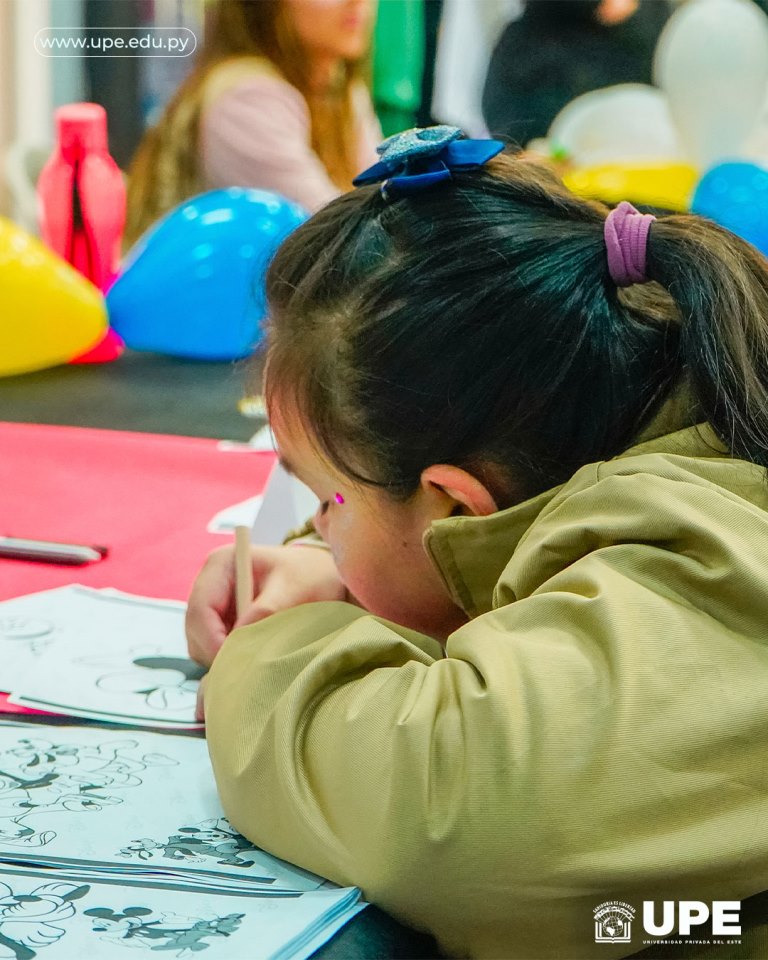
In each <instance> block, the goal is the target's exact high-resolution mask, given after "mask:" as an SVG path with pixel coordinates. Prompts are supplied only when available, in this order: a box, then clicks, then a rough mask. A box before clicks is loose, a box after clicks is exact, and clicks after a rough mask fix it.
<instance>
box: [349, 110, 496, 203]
mask: <svg viewBox="0 0 768 960" xmlns="http://www.w3.org/2000/svg"><path fill="white" fill-rule="evenodd" d="M463 137H464V135H463V134H462V132H461V130H459V128H458V127H448V126H439V127H423V128H418V127H414V129H413V130H406V131H405V132H403V133H396V134H395V135H394V136H393V137H389V138H388V139H387V140H385V141H384V143H382V144H381V145H380V146H378V147H377V148H376V152H377V153H378V154H379V156H380V157H381V159H380V160H379V162H378V163H375V164H374V165H373V166H372V167H368V169H367V170H363V172H362V173H361V174H359V175H358V176H357V177H355V179H354V180H353V181H352V183H353V184H354V185H355V186H356V187H362V186H365V185H366V184H369V183H380V184H381V195H382V197H384V199H385V200H392V199H395V198H396V197H398V196H407V195H408V194H411V193H417V192H418V191H420V190H423V189H424V188H425V187H431V186H433V185H434V184H436V183H440V182H441V181H443V180H450V179H451V175H452V173H451V172H452V171H453V170H473V169H474V168H475V167H481V166H482V165H483V164H484V163H487V162H488V161H489V160H490V159H491V157H495V156H496V154H497V153H500V152H501V151H502V150H503V149H504V144H503V143H501V141H499V140H466V139H464V138H463Z"/></svg>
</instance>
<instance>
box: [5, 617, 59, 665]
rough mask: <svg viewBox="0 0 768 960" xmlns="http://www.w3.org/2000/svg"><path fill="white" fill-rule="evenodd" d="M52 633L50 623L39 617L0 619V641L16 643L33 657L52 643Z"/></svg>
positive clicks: (52, 628)
mask: <svg viewBox="0 0 768 960" xmlns="http://www.w3.org/2000/svg"><path fill="white" fill-rule="evenodd" d="M53 631H54V626H53V624H52V623H51V621H50V620H43V619H42V618H39V617H8V616H6V617H0V640H12V641H15V642H18V643H19V644H20V645H21V646H23V647H26V648H27V650H28V651H29V652H30V653H31V654H33V655H34V656H39V655H40V654H41V653H42V652H43V650H45V648H46V647H48V646H50V644H51V643H53V640H54V635H53ZM14 645H15V644H14Z"/></svg>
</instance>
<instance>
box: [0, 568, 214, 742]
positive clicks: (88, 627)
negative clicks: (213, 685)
mask: <svg viewBox="0 0 768 960" xmlns="http://www.w3.org/2000/svg"><path fill="white" fill-rule="evenodd" d="M0 620H2V621H4V622H5V623H6V624H7V625H10V629H11V630H12V631H14V630H15V633H16V635H17V636H15V637H14V636H10V635H9V634H8V632H7V631H8V629H9V627H8V626H7V627H6V634H2V633H0V662H2V657H3V654H4V653H5V652H6V651H9V653H8V655H9V656H12V651H13V650H15V649H17V648H18V647H19V646H21V645H22V643H23V644H24V645H25V650H24V655H23V658H22V659H19V655H18V653H17V662H18V663H19V664H20V665H21V666H20V668H19V669H15V670H11V671H10V675H9V676H10V680H12V681H13V682H12V683H11V684H10V685H11V690H12V696H11V698H10V699H11V702H12V703H20V704H22V705H24V706H31V707H35V708H38V709H41V710H50V711H52V712H54V713H64V714H68V715H72V716H81V717H91V718H94V719H102V720H113V721H115V722H120V723H131V724H136V725H144V726H164V727H173V726H176V727H195V726H200V725H199V724H197V723H196V722H195V717H194V711H195V699H196V696H197V687H198V684H199V680H200V678H201V676H202V675H203V672H204V671H203V670H202V668H201V667H200V666H198V665H197V664H196V663H194V662H193V661H192V660H190V659H189V658H188V657H187V647H186V640H185V637H184V605H183V604H181V603H173V602H166V601H154V600H148V599H144V598H141V597H132V596H130V595H129V594H122V593H120V592H118V591H115V590H90V589H88V588H86V587H67V588H62V589H59V590H49V591H45V592H43V593H38V594H30V595H29V596H26V597H19V598H17V599H15V600H7V601H5V602H4V603H0ZM25 624H26V626H24V625H25ZM34 624H37V627H35V628H34V629H36V630H37V631H42V630H43V624H46V625H47V629H48V631H49V632H48V634H43V633H39V635H38V636H37V637H32V636H27V638H26V639H24V638H23V637H20V636H18V635H19V634H22V633H24V632H25V631H26V633H27V634H31V633H32V631H33V625H34ZM46 637H50V638H51V642H50V643H48V644H47V645H46V647H45V655H44V656H40V655H37V654H36V653H35V652H34V651H33V650H32V646H33V645H34V643H35V642H37V643H42V642H43V641H44V639H45V638H46ZM14 644H15V645H16V646H15V647H14ZM21 668H23V669H21ZM0 682H2V683H3V684H5V685H7V684H8V683H9V681H5V680H0Z"/></svg>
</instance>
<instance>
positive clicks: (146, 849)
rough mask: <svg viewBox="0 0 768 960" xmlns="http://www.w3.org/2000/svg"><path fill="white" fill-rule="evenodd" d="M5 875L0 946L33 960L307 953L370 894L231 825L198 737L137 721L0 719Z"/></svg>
mask: <svg viewBox="0 0 768 960" xmlns="http://www.w3.org/2000/svg"><path fill="white" fill-rule="evenodd" d="M0 875H1V876H2V878H3V880H2V882H0V945H3V946H5V947H7V948H9V949H10V950H11V951H16V956H17V957H27V958H30V960H31V958H32V957H33V956H35V953H34V951H32V952H25V950H28V948H29V947H30V946H34V947H35V949H36V950H37V949H39V948H41V947H44V948H45V953H44V956H45V957H47V958H50V960H57V958H58V960H64V958H72V957H74V956H91V957H94V958H99V960H101V958H105V960H108V958H111V957H113V956H115V957H124V956H125V954H124V953H123V952H122V949H123V948H124V947H126V946H127V947H140V948H144V949H145V950H155V951H156V950H171V951H175V952H176V954H177V955H178V956H184V955H185V951H200V950H202V949H208V950H210V952H209V953H208V954H207V956H209V957H211V958H212V960H215V958H216V957H221V958H226V960H239V958H242V960H258V958H272V960H277V958H280V960H289V958H302V957H307V956H309V955H310V954H311V953H312V952H313V951H314V950H316V949H317V948H318V947H319V946H320V945H322V943H324V942H325V941H326V940H327V939H328V938H329V937H330V936H331V934H332V933H334V932H335V931H336V930H337V929H338V928H339V927H340V926H342V925H343V924H344V923H345V922H346V921H347V920H349V919H350V917H352V916H353V915H354V914H355V913H357V912H358V911H359V910H361V909H362V908H363V906H364V904H362V903H360V901H359V891H358V890H357V889H356V888H346V889H338V888H331V889H329V885H328V884H327V883H324V881H323V880H321V878H319V877H316V876H314V875H313V874H310V873H308V872H307V871H305V870H300V869H299V868H297V867H294V866H292V865H290V864H288V863H285V862H284V861H282V860H279V859H277V858H275V857H272V856H270V855H269V854H267V853H265V852H264V851H263V850H260V849H258V848H256V847H254V846H253V845H252V844H250V843H249V842H248V841H247V840H246V839H245V838H244V837H242V836H241V835H240V834H238V833H237V832H236V831H235V830H234V829H233V828H232V827H231V826H230V824H229V823H228V822H227V820H226V819H225V818H224V816H223V814H222V811H221V808H220V806H219V803H218V800H217V798H216V791H215V787H214V783H213V778H212V774H211V772H210V766H209V762H208V756H207V749H206V745H205V743H204V742H203V741H202V740H199V739H192V738H184V737H173V736H163V735H161V734H152V733H147V732H143V731H131V732H123V731H114V730H109V729H104V728H101V729H96V728H88V729H84V728H78V727H51V726H45V725H38V724H35V725H27V724H16V723H2V724H0ZM14 944H16V945H17V946H18V950H16V947H15V946H14ZM12 955H13V953H11V954H9V956H12ZM3 956H4V954H3Z"/></svg>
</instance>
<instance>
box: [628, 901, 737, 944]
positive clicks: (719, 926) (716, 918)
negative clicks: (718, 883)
mask: <svg viewBox="0 0 768 960" xmlns="http://www.w3.org/2000/svg"><path fill="white" fill-rule="evenodd" d="M740 910H741V901H740V900H713V901H712V909H711V911H710V908H709V906H708V904H706V903H702V902H701V901H700V900H679V901H678V903H677V920H675V902H674V900H665V901H664V903H663V905H662V909H661V922H660V923H659V922H658V921H657V919H656V912H657V911H656V905H655V904H654V903H653V902H652V901H651V900H644V901H643V929H644V930H645V932H646V933H650V934H651V935H652V936H654V937H665V936H667V934H670V933H672V932H673V931H675V930H676V931H677V933H679V934H680V935H681V936H684V937H688V936H690V935H691V928H692V927H696V926H700V925H701V924H705V923H706V922H707V921H708V920H709V919H710V917H711V918H712V933H713V934H714V935H715V936H729V935H734V934H739V933H741V924H740V923H739V912H740Z"/></svg>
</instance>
